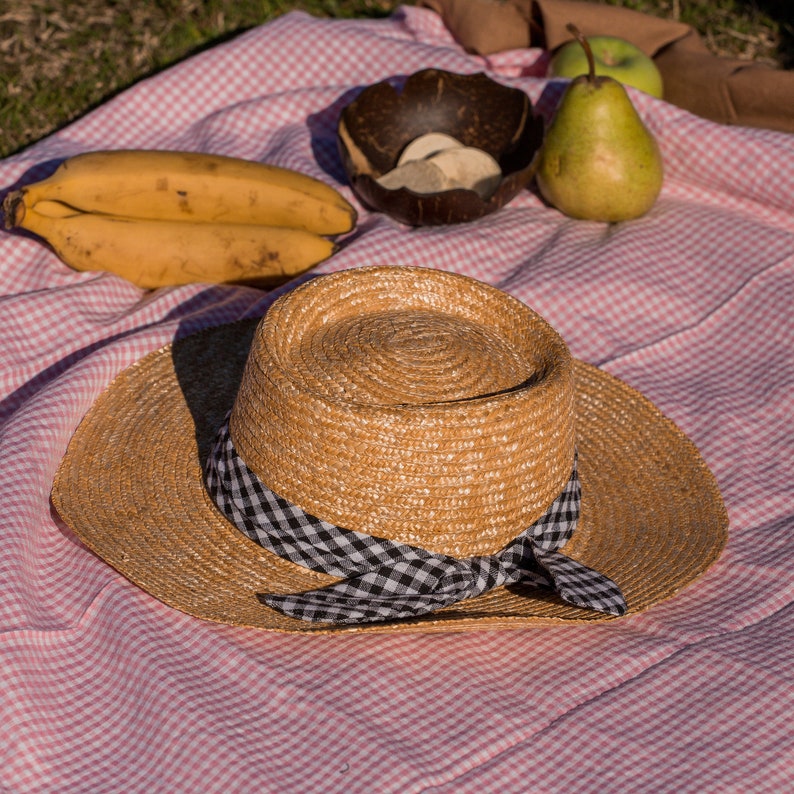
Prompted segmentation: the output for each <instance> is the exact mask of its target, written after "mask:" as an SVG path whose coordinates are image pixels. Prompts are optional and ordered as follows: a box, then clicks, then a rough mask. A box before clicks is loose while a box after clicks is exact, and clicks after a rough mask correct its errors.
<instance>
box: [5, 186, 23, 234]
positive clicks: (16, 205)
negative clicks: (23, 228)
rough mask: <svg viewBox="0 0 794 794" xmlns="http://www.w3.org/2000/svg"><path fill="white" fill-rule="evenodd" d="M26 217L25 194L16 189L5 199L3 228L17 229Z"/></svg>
mask: <svg viewBox="0 0 794 794" xmlns="http://www.w3.org/2000/svg"><path fill="white" fill-rule="evenodd" d="M24 217H25V194H24V193H23V191H21V190H14V191H12V192H11V193H9V194H8V195H7V196H6V197H5V199H3V228H5V229H7V230H11V229H16V227H17V226H19V225H20V223H22V220H23V219H24Z"/></svg>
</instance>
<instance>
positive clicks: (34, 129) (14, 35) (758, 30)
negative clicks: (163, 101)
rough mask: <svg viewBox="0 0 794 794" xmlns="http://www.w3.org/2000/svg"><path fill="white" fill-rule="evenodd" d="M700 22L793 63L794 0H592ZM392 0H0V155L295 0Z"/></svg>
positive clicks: (737, 50) (713, 43) (726, 41)
mask: <svg viewBox="0 0 794 794" xmlns="http://www.w3.org/2000/svg"><path fill="white" fill-rule="evenodd" d="M589 1H590V2H601V3H605V4H609V5H622V6H627V7H629V8H633V9H635V10H639V11H643V12H645V13H649V14H654V15H656V16H660V17H664V18H668V19H679V20H681V21H682V22H686V23H688V24H690V25H693V26H694V27H695V29H696V30H698V31H699V32H700V33H701V35H702V36H703V38H704V41H705V42H706V45H707V46H708V47H709V49H710V50H711V51H712V52H714V53H715V54H717V55H723V56H731V57H736V58H742V59H747V60H757V61H761V62H765V63H768V64H771V65H773V66H778V67H783V68H790V67H792V66H794V22H792V18H791V17H792V12H791V11H790V10H787V9H786V8H784V6H785V7H790V6H791V4H792V0H589ZM398 5H399V3H398V2H395V1H394V0H206V1H205V2H199V1H198V0H83V1H82V2H80V3H75V2H73V0H2V2H0V157H6V156H8V155H9V154H13V153H14V152H16V151H19V150H20V149H22V148H24V147H25V146H27V145H29V144H30V143H32V142H34V141H36V140H38V139H40V138H42V137H44V136H46V135H48V134H49V133H51V132H53V131H54V130H56V129H58V128H60V127H62V126H63V125H65V124H67V123H69V122H70V121H72V120H74V119H75V118H77V117H79V116H80V115H82V114H84V113H85V112H86V111H88V110H90V109H91V108H93V107H96V106H97V105H98V104H101V103H102V102H104V101H105V100H107V99H108V98H109V97H111V96H113V95H114V94H116V93H118V92H119V91H121V90H123V89H125V88H127V87H128V86H130V85H131V84H133V83H134V82H136V81H137V80H139V79H141V78H143V77H146V76H148V75H151V74H153V73H155V72H157V71H160V70H162V69H164V68H166V67H168V66H170V65H172V64H174V63H176V62H177V61H179V60H181V59H183V58H185V57H186V56H188V55H191V54H193V53H195V52H197V51H199V50H201V49H204V48H207V47H210V46H212V45H213V44H215V43H218V42H219V41H222V40H224V39H228V38H229V37H231V36H234V35H236V34H238V33H240V32H242V31H243V30H246V29H248V28H251V27H253V26H255V25H259V24H262V23H264V22H267V21H268V20H271V19H273V18H275V17H276V16H279V15H280V14H283V13H286V12H287V11H290V10H293V9H302V10H305V11H308V12H309V13H312V14H314V15H315V16H325V17H368V18H377V17H383V16H386V15H388V14H389V13H390V12H391V11H392V10H393V9H394V8H396V7H397V6H398Z"/></svg>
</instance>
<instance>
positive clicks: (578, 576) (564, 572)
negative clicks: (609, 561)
mask: <svg viewBox="0 0 794 794" xmlns="http://www.w3.org/2000/svg"><path fill="white" fill-rule="evenodd" d="M535 558H536V559H537V561H538V562H539V563H540V564H541V565H542V566H543V567H544V568H545V569H546V571H547V572H548V573H549V575H550V576H551V578H552V580H553V582H554V589H555V590H556V591H557V593H558V594H559V595H560V597H561V598H562V599H563V600H564V601H567V602H568V603H570V604H574V605H575V606H578V607H583V608H584V609H595V610H597V611H598V612H606V613H608V614H610V615H615V616H620V615H625V614H626V610H627V609H628V606H627V604H626V599H625V598H624V596H623V593H622V592H621V590H620V587H618V585H617V584H616V583H615V582H613V581H612V579H610V578H609V577H608V576H605V575H604V574H602V573H599V572H598V571H594V570H593V569H592V568H588V567H587V566H586V565H583V564H582V563H580V562H577V561H576V560H574V559H571V558H570V557H566V556H565V555H564V554H560V553H559V552H557V551H546V550H541V549H537V548H536V549H535Z"/></svg>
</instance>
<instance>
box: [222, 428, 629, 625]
mask: <svg viewBox="0 0 794 794" xmlns="http://www.w3.org/2000/svg"><path fill="white" fill-rule="evenodd" d="M206 477H207V487H208V490H209V493H210V495H211V496H212V498H213V500H214V502H215V504H216V505H217V506H218V508H219V509H220V511H221V512H222V513H223V514H224V515H225V516H226V517H227V518H228V519H229V521H231V522H232V524H234V525H235V526H236V527H237V528H238V529H240V530H241V531H242V532H244V533H245V534H246V535H247V536H248V537H250V538H251V539H252V540H255V541H256V542H257V543H259V544H260V545H261V546H263V547H264V548H266V549H268V551H271V552H273V553H274V554H277V555H278V556H280V557H283V558H285V559H287V560H291V561H292V562H295V563H298V564H299V565H302V566H304V567H306V568H310V569H311V570H314V571H322V572H323V573H327V574H330V575H332V576H337V577H342V581H340V582H338V583H336V584H332V585H329V586H327V587H323V588H320V589H317V590H310V591H308V592H303V593H294V594H289V595H273V594H260V595H259V598H260V599H261V600H262V601H263V602H264V603H266V604H268V605H269V606H271V607H273V608H274V609H277V610H279V611H281V612H283V613H285V614H287V615H291V616H292V617H296V618H300V619H302V620H307V621H316V622H320V623H369V622H375V621H383V620H395V619H397V618H406V617H415V616H417V615H423V614H426V613H428V612H433V611H434V610H436V609H439V608H440V607H444V606H448V605H449V604H454V603H456V602H458V601H461V600H463V599H464V598H472V597H473V596H477V595H480V594H481V593H484V592H486V591H488V590H491V589H492V588H494V587H497V586H499V585H504V584H515V583H518V582H521V583H522V584H530V585H536V586H539V587H552V588H554V590H556V592H557V593H558V594H559V595H560V596H561V597H562V598H563V599H564V600H565V601H568V602H570V603H572V604H575V605H576V606H580V607H585V608H588V609H595V610H598V611H601V612H606V613H609V614H611V615H622V614H623V613H624V612H625V611H626V602H625V600H624V598H623V595H622V593H621V592H620V589H619V588H618V586H617V585H616V584H615V583H614V582H613V581H612V580H611V579H609V578H608V577H606V576H604V575H603V574H600V573H598V572H597V571H594V570H592V569H591V568H588V567H587V566H585V565H582V564H581V563H579V562H577V561H575V560H572V559H571V558H570V557H566V556H565V555H564V554H561V553H560V552H559V551H558V549H559V548H561V547H562V546H564V545H565V543H566V541H567V540H568V539H569V538H570V536H571V534H572V532H573V531H574V529H575V528H576V522H577V520H578V517H579V499H580V492H581V489H580V486H579V478H578V476H577V473H576V465H575V464H574V468H573V471H572V473H571V477H570V479H569V480H568V482H567V483H566V485H565V487H564V488H563V490H562V493H560V495H559V496H558V497H557V499H555V500H554V502H553V503H552V505H551V506H550V507H549V509H548V510H547V512H546V513H545V515H543V516H542V517H541V518H539V519H538V520H537V521H536V522H535V523H534V524H532V525H531V526H530V527H529V528H528V529H526V530H525V531H524V532H523V533H522V534H521V535H519V536H518V537H517V538H515V539H514V540H512V541H511V542H510V543H509V544H508V545H507V546H505V547H504V548H503V549H502V550H500V551H499V552H497V553H496V554H492V555H487V556H485V555H484V556H478V557H468V558H466V559H457V558H455V557H450V556H447V555H445V554H435V553H433V552H429V551H426V550H424V549H421V548H417V547H415V546H409V545H407V544H405V543H395V542H393V541H390V540H386V539H384V538H376V537H373V536H371V535H367V534H364V533H361V532H354V531H352V530H347V529H342V528H340V527H337V526H335V525H334V524H329V523H328V522H327V521H322V520H321V519H319V518H315V517H314V516H311V515H309V514H307V513H305V512H304V511H303V510H301V509H300V508H299V507H296V506H295V505H293V504H291V503H290V502H288V501H287V500H286V499H282V498H281V497H280V496H277V495H276V494H275V493H273V491H271V490H270V489H269V488H268V487H267V486H266V485H265V484H264V483H263V482H262V481H261V480H260V479H259V478H258V477H257V475H256V474H254V472H252V471H251V470H250V469H249V468H248V467H247V466H246V465H245V463H244V462H243V460H242V459H241V458H240V457H239V455H238V454H237V452H236V451H235V449H234V445H233V444H232V440H231V436H230V434H229V425H228V420H227V421H226V422H225V423H224V425H223V426H222V427H221V428H220V430H219V431H218V436H217V439H216V442H215V445H214V447H213V449H212V451H211V453H210V456H209V458H208V460H207V465H206Z"/></svg>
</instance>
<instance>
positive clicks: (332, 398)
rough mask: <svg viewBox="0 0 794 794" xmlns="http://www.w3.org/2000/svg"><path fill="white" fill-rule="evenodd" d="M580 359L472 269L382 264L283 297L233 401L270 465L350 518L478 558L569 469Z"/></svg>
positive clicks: (257, 457)
mask: <svg viewBox="0 0 794 794" xmlns="http://www.w3.org/2000/svg"><path fill="white" fill-rule="evenodd" d="M572 394H573V390H572V384H571V357H570V354H569V352H568V350H567V347H566V346H565V343H564V342H563V341H562V339H561V338H560V337H559V335H558V334H557V333H556V332H555V331H554V330H553V329H552V328H551V327H550V326H549V325H548V324H547V323H546V322H545V321H544V320H543V319H541V318H540V317H539V316H538V315H537V314H536V313H535V312H533V311H531V310H530V309H529V308H528V307H527V306H525V305H524V304H523V303H521V302H520V301H518V300H516V299H515V298H512V297H510V296H508V295H507V294H506V293H504V292H501V291H500V290H497V289H495V288H494V287H490V286H488V285H486V284H483V283H481V282H478V281H475V280H474V279H471V278H468V277H465V276H460V275H456V274H452V273H445V272H443V271H438V270H427V269H423V268H400V267H391V268H390V267H385V268H384V267H378V268H362V269H359V270H352V271H345V272H341V273H336V274H332V275H328V276H324V277H322V278H319V279H315V280H313V281H311V282H309V283H308V284H305V285H303V286H302V287H300V288H298V289H296V290H295V291H293V292H292V293H289V294H287V295H286V296H284V297H282V298H281V299H280V300H279V301H278V302H277V303H276V304H275V305H274V306H273V308H272V309H271V310H270V311H269V312H268V314H267V316H266V317H265V320H264V322H263V323H262V326H261V328H260V329H259V331H258V332H257V334H256V336H255V339H254V346H253V351H252V355H251V356H250V357H249V365H248V366H247V367H246V370H245V374H244V375H243V380H242V384H241V388H240V395H239V398H238V400H237V402H236V403H235V408H234V412H233V413H232V424H231V432H232V438H233V440H234V443H235V445H236V447H237V449H238V451H239V453H240V455H241V456H242V457H243V459H244V460H245V461H246V462H247V464H248V466H249V467H250V468H252V469H253V470H254V471H255V472H256V473H257V474H258V475H259V477H260V478H261V479H262V480H263V481H264V482H265V483H266V484H267V485H268V486H269V487H270V488H271V489H272V490H273V491H275V492H276V493H278V494H279V495H281V496H283V497H284V498H286V499H289V500H290V501H291V502H293V503H295V504H297V505H299V506H300V507H301V508H303V509H304V510H305V511H306V512H308V513H311V514H312V515H315V516H317V517H318V518H322V519H324V520H326V521H329V522H331V523H333V524H336V525H337V526H341V527H345V528H347V529H352V530H358V531H361V532H366V533H368V534H371V535H377V536H379V537H386V538H389V539H392V540H397V541H401V542H404V543H409V544H412V545H417V546H422V547H424V548H426V549H429V550H430V551H436V552H440V553H444V554H450V555H452V556H456V557H467V556H471V555H474V554H492V553H494V552H496V551H498V550H499V549H501V548H502V547H503V546H504V545H505V544H506V543H507V542H508V541H509V540H511V539H512V538H514V537H515V536H516V535H518V534H519V533H520V532H521V531H523V530H524V529H526V528H527V527H528V526H529V525H530V524H532V523H533V522H534V521H536V520H537V519H538V518H539V517H540V516H541V515H543V513H544V512H545V511H546V509H547V508H548V506H549V504H551V502H552V501H554V499H555V497H556V496H557V495H558V494H559V492H560V490H561V489H562V486H563V484H564V483H565V482H566V480H567V479H568V477H569V476H570V472H571V467H572V466H573V454H574V428H573V421H572V419H573V413H572V407H571V406H572Z"/></svg>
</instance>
